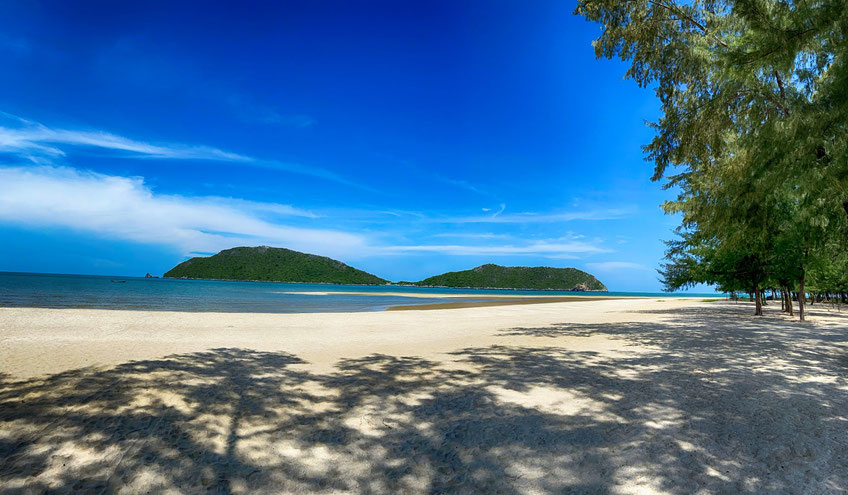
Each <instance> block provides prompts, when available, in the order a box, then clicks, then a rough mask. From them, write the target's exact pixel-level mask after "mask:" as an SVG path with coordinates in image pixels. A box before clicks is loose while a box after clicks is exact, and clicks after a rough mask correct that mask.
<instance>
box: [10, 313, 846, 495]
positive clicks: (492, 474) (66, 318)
mask: <svg viewBox="0 0 848 495" xmlns="http://www.w3.org/2000/svg"><path fill="white" fill-rule="evenodd" d="M810 309H811V321H809V322H806V323H799V322H797V321H795V320H794V319H790V318H788V317H784V316H782V315H781V314H780V312H779V306H778V307H777V308H775V305H774V304H770V305H769V306H768V307H767V308H766V316H764V317H762V318H755V317H754V316H751V313H752V312H753V307H752V306H751V305H749V304H742V303H739V304H734V303H728V302H703V301H700V300H683V299H674V298H666V299H662V298H656V299H653V298H652V299H610V300H591V301H588V300H587V301H580V302H556V303H540V304H522V305H500V306H492V307H475V308H460V309H435V310H420V311H416V310H413V311H392V312H375V313H337V314H245V313H242V314H227V313H176V312H142V311H106V310H82V309H68V310H55V309H25V308H0V492H2V493H45V492H50V493H70V492H74V493H207V492H209V491H212V492H213V493H309V494H312V493H316V494H317V493H322V494H324V493H327V494H328V493H369V494H395V493H409V494H419V493H420V494H433V493H505V494H507V493H509V494H512V493H516V494H518V493H521V494H547V493H595V494H602V493H615V494H619V493H620V494H642V493H657V494H683V493H700V494H708V493H709V494H711V493H775V494H777V493H845V492H846V490H848V454H846V452H848V313H846V312H843V313H839V312H837V311H836V310H833V309H829V308H828V307H826V306H823V305H815V306H813V307H811V308H810Z"/></svg>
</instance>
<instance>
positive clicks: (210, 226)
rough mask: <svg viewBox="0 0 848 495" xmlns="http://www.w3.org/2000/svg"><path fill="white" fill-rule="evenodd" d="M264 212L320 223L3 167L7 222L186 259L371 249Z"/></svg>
mask: <svg viewBox="0 0 848 495" xmlns="http://www.w3.org/2000/svg"><path fill="white" fill-rule="evenodd" d="M263 213H266V214H267V213H272V214H275V215H285V216H300V217H309V216H314V215H313V214H311V213H309V212H306V211H304V210H300V209H297V208H294V207H291V206H288V205H279V204H272V203H257V202H251V201H243V200H232V199H227V198H219V197H198V198H191V197H185V196H179V195H163V194H156V193H154V192H153V191H152V190H151V189H150V188H148V187H147V186H146V185H145V184H144V182H143V180H142V179H141V178H138V177H119V176H111V175H103V174H97V173H93V172H85V171H80V170H77V169H73V168H68V167H48V166H35V167H0V222H4V223H11V224H20V225H25V226H36V227H65V228H71V229H75V230H79V231H84V232H90V233H94V234H97V235H99V236H103V237H106V238H113V239H123V240H129V241H135V242H142V243H152V244H161V245H169V246H174V247H177V248H179V249H181V250H182V251H183V252H184V253H189V252H191V251H208V252H216V251H219V250H221V249H225V248H229V247H232V246H234V245H257V244H271V245H276V246H285V247H289V248H291V249H296V250H299V251H307V252H311V253H319V254H325V255H329V256H339V255H350V254H352V253H357V252H362V251H363V250H364V248H365V246H366V244H367V240H366V239H365V238H364V237H363V236H361V235H358V234H351V233H347V232H341V231H334V230H324V229H311V228H300V227H291V226H286V225H282V224H280V223H276V222H273V221H269V220H266V219H265V218H264V217H263V215H262V214H263Z"/></svg>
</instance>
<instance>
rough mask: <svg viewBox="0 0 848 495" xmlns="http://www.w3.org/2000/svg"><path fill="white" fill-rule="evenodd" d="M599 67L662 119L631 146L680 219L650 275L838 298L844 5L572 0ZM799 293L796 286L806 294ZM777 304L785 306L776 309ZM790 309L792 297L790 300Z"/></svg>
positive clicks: (846, 192) (842, 246)
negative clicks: (647, 100)
mask: <svg viewBox="0 0 848 495" xmlns="http://www.w3.org/2000/svg"><path fill="white" fill-rule="evenodd" d="M575 12H576V13H577V14H580V15H582V16H584V17H585V18H586V19H588V20H591V21H595V22H598V23H600V24H601V27H602V31H601V35H600V37H599V38H598V39H597V40H596V41H595V43H594V48H595V53H596V55H597V56H598V57H607V58H611V57H620V58H621V59H622V60H625V61H629V62H630V67H629V69H628V70H627V73H626V77H628V78H631V79H633V80H635V81H636V82H637V83H638V84H639V85H640V86H643V87H647V88H653V89H654V90H655V91H656V94H657V96H658V98H659V100H660V102H661V104H662V117H661V118H660V119H659V121H658V122H654V123H651V124H650V125H651V126H652V128H653V129H654V130H655V136H654V138H653V140H652V141H651V142H650V143H649V144H647V145H646V146H645V147H644V150H645V152H646V157H647V159H648V160H650V161H652V162H654V164H655V170H654V176H653V178H654V180H661V181H663V182H664V185H665V187H669V188H674V189H675V190H677V191H679V193H678V196H677V198H676V200H675V201H670V202H667V203H666V204H665V205H663V208H664V209H665V211H666V212H668V213H680V214H682V218H683V219H682V223H681V225H680V227H679V228H678V235H679V237H678V239H675V240H673V241H669V242H668V250H667V259H668V262H667V263H666V264H665V265H663V268H662V270H661V274H662V276H663V282H664V283H665V285H666V288H668V289H669V290H674V289H677V288H680V287H685V286H688V285H692V284H695V283H699V282H707V283H713V284H716V285H717V286H718V287H719V288H720V289H724V290H728V291H737V290H742V291H746V292H752V293H755V295H756V299H757V313H758V314H761V309H760V304H761V293H762V290H763V288H766V287H768V288H778V289H780V290H781V291H782V292H784V293H790V294H791V292H793V291H795V292H797V294H798V299H799V303H800V304H799V305H800V313H801V317H802V319H803V310H804V300H805V297H806V294H807V293H808V292H810V293H813V292H815V293H816V294H818V293H824V294H826V295H828V296H829V295H830V294H831V293H836V294H839V295H841V297H842V298H843V299H844V298H845V294H844V293H845V292H846V291H848V284H846V280H845V279H846V275H845V274H846V271H848V264H846V245H848V242H846V241H848V235H846V232H847V231H848V129H846V123H848V66H847V65H846V64H848V43H846V35H848V5H846V1H844V0H824V1H816V0H811V1H799V2H795V1H777V0H740V1H713V0H706V1H701V0H696V1H693V2H687V3H677V2H675V1H674V0H626V1H621V0H581V1H580V2H579V3H578V6H577V8H576V11H575ZM805 283H806V286H805ZM785 302H786V298H784V303H785ZM789 304H790V306H789V307H790V308H791V299H790V301H789Z"/></svg>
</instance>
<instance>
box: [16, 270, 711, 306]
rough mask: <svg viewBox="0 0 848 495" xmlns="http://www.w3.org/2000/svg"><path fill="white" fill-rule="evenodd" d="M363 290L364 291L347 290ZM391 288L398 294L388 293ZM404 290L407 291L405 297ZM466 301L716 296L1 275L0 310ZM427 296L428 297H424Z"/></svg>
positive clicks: (709, 295) (391, 290) (359, 304)
mask: <svg viewBox="0 0 848 495" xmlns="http://www.w3.org/2000/svg"><path fill="white" fill-rule="evenodd" d="M345 292H360V293H364V294H361V295H360V294H345ZM386 292H392V293H395V294H399V295H389V294H385V293H386ZM404 294H410V295H409V296H406V295H404ZM452 294H462V295H464V296H467V297H468V298H470V299H465V300H466V301H469V300H470V301H485V300H487V296H491V295H502V294H506V295H544V296H556V295H568V296H592V295H605V296H648V297H663V298H665V297H681V296H683V297H701V296H703V297H716V294H694V293H667V292H570V291H549V290H545V291H535V290H500V289H449V288H430V287H403V286H394V285H391V286H374V285H341V284H292V283H280V282H241V281H222V280H183V279H170V278H145V277H121V276H100V275H61V274H48V273H15V272H0V307H16V308H90V309H122V310H153V311H187V312H226V313H338V312H345V313H346V312H362V311H384V310H385V309H387V308H389V307H392V306H407V305H419V304H434V303H441V302H450V301H451V300H452V299H447V298H445V296H446V295H452ZM422 296H425V297H422Z"/></svg>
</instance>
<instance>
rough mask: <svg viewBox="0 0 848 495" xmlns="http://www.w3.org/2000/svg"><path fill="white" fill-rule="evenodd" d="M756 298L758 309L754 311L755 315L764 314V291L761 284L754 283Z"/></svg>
mask: <svg viewBox="0 0 848 495" xmlns="http://www.w3.org/2000/svg"><path fill="white" fill-rule="evenodd" d="M754 300H755V303H756V304H755V305H756V308H757V309H756V311H755V312H754V316H763V292H762V291H761V290H760V284H758V283H756V284H754Z"/></svg>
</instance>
